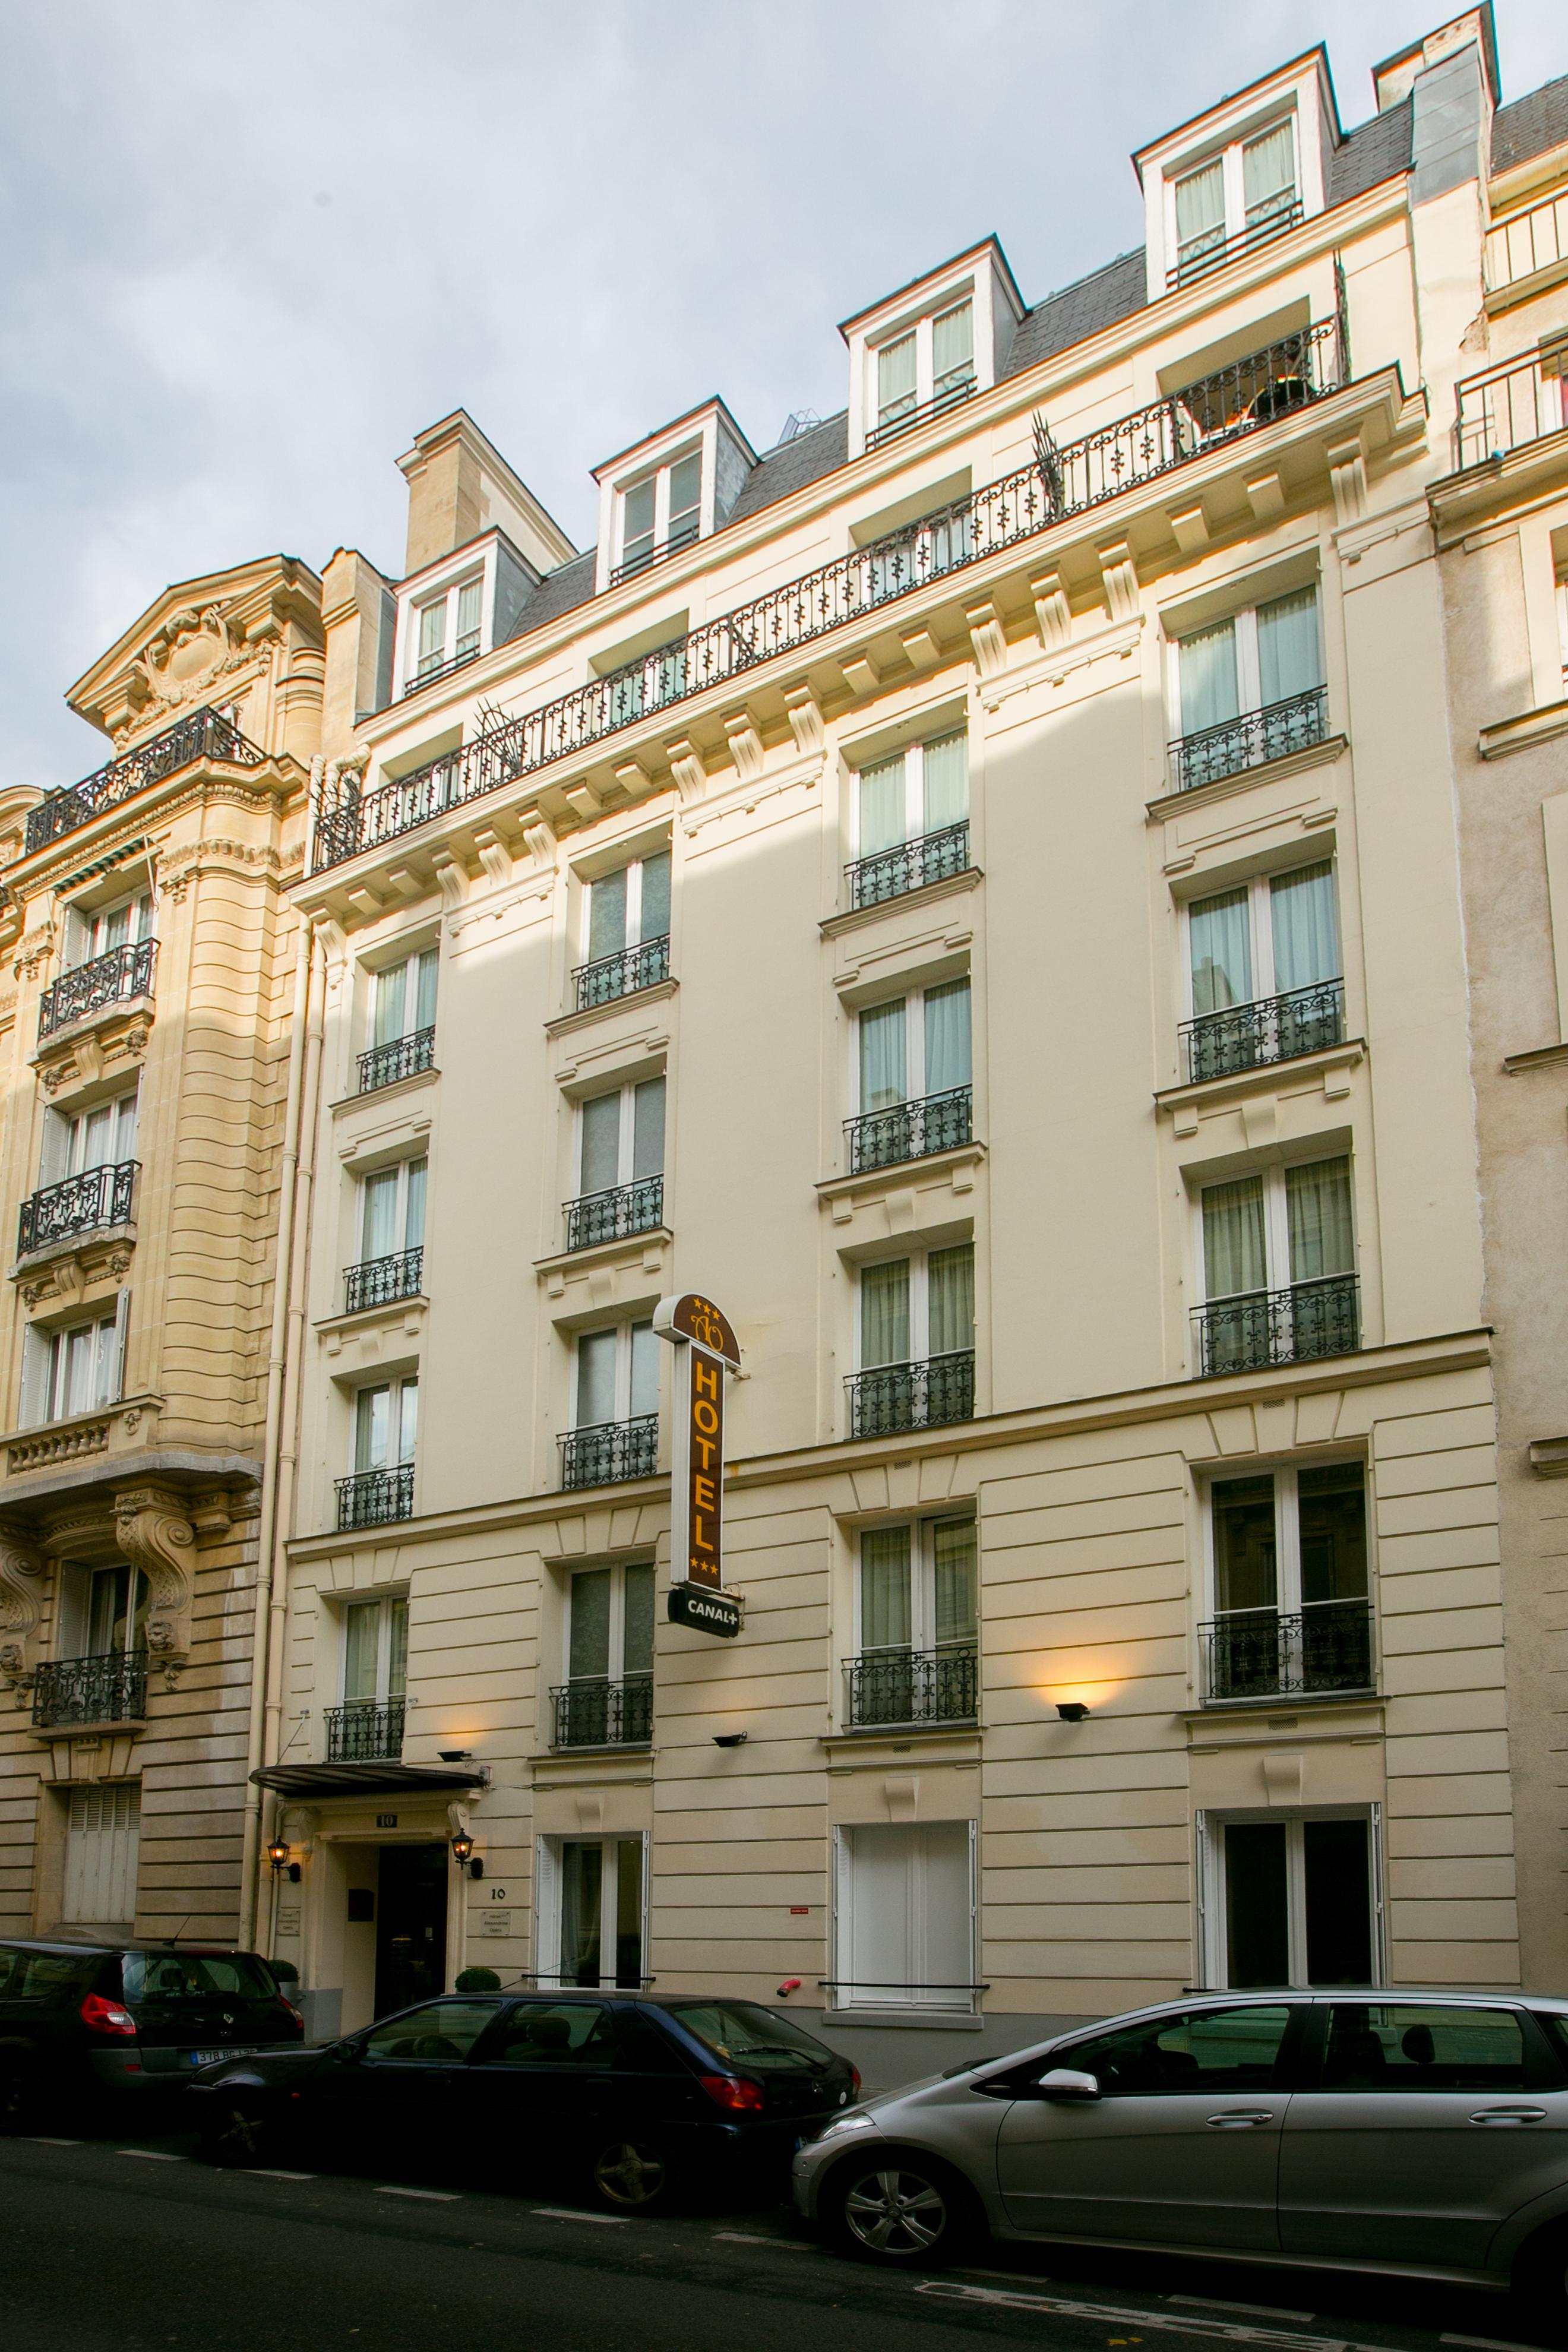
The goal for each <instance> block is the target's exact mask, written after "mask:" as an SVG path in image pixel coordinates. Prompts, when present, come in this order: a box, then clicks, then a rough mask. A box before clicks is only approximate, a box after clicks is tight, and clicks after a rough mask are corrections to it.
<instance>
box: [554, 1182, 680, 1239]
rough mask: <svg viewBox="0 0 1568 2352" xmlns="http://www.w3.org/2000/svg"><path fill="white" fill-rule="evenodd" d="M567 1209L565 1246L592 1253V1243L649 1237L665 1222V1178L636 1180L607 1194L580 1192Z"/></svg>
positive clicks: (567, 1205) (569, 1202) (567, 1204)
mask: <svg viewBox="0 0 1568 2352" xmlns="http://www.w3.org/2000/svg"><path fill="white" fill-rule="evenodd" d="M565 1206H566V1246H567V1248H568V1249H569V1250H581V1249H592V1248H593V1246H594V1244H595V1242H620V1241H625V1240H626V1238H627V1236H628V1235H629V1234H648V1233H651V1232H652V1231H653V1229H654V1227H655V1226H656V1225H658V1224H660V1223H662V1222H663V1218H664V1178H663V1177H662V1176H639V1177H638V1178H637V1181H636V1183H635V1184H617V1185H616V1186H615V1187H614V1188H613V1189H612V1190H611V1191H609V1192H582V1193H579V1195H578V1197H577V1198H576V1200H574V1201H568V1202H566V1204H565Z"/></svg>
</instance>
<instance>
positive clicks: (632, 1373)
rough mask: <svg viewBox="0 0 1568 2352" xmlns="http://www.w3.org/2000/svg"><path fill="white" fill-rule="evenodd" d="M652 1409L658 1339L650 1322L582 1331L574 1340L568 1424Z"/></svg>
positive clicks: (597, 1422)
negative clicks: (572, 1407) (571, 1408)
mask: <svg viewBox="0 0 1568 2352" xmlns="http://www.w3.org/2000/svg"><path fill="white" fill-rule="evenodd" d="M653 1412H658V1340H657V1339H655V1338H654V1334H653V1325H652V1323H651V1322H647V1323H621V1324H617V1325H616V1326H615V1328H613V1329H611V1330H608V1331H584V1333H583V1335H582V1337H581V1338H580V1339H579V1340H578V1342H577V1397H576V1411H575V1413H574V1426H575V1427H576V1428H578V1429H594V1428H598V1427H600V1426H602V1425H603V1424H604V1423H606V1422H615V1421H629V1420H635V1419H637V1417H638V1416H640V1415H642V1414H645V1413H653Z"/></svg>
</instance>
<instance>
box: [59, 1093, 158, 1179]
mask: <svg viewBox="0 0 1568 2352" xmlns="http://www.w3.org/2000/svg"><path fill="white" fill-rule="evenodd" d="M135 1156H136V1097H135V1094H134V1092H132V1093H131V1094H128V1095H119V1096H117V1097H115V1099H114V1100H113V1101H112V1102H106V1103H98V1104H96V1105H95V1106H94V1108H92V1109H91V1110H84V1111H79V1112H78V1113H77V1114H76V1116H75V1117H74V1118H68V1117H66V1115H65V1114H64V1113H63V1112H60V1111H50V1113H49V1114H48V1118H47V1122H46V1125H45V1128H44V1164H43V1171H42V1181H44V1183H46V1184H58V1183H60V1182H63V1181H64V1180H65V1178H67V1177H68V1176H80V1175H83V1174H85V1173H86V1171H88V1170H89V1169H90V1168H119V1167H121V1166H123V1164H124V1163H125V1161H126V1160H133V1159H134V1158H135Z"/></svg>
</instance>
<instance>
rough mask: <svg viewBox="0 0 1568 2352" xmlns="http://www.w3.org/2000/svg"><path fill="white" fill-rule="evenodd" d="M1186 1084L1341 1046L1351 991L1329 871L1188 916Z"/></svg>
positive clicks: (1195, 909) (1269, 884)
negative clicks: (1342, 973) (1346, 991)
mask: <svg viewBox="0 0 1568 2352" xmlns="http://www.w3.org/2000/svg"><path fill="white" fill-rule="evenodd" d="M1186 928H1187V971H1188V981H1189V985H1190V991H1191V1007H1192V1013H1193V1018H1192V1020H1191V1022H1190V1023H1189V1024H1188V1026H1187V1031H1186V1044H1187V1076H1188V1077H1189V1078H1191V1079H1198V1078H1213V1077H1220V1076H1225V1075H1226V1073H1227V1072H1230V1071H1233V1070H1242V1069H1249V1068H1251V1067H1253V1066H1255V1065H1256V1064H1258V1063H1260V1062H1281V1061H1285V1060H1287V1059H1289V1056H1290V1055H1294V1054H1311V1053H1315V1052H1317V1051H1318V1050H1319V1049H1320V1048H1321V1047H1322V1046H1325V1045H1338V1044H1339V1043H1340V1042H1341V1040H1342V1036H1343V1034H1344V986H1343V982H1342V980H1341V977H1340V961H1341V960H1340V933H1339V921H1338V916H1337V911H1336V908H1335V901H1334V870H1333V866H1332V865H1331V863H1330V862H1328V861H1326V860H1325V861H1324V863H1322V864H1321V865H1318V866H1293V867H1292V868H1291V869H1290V871H1289V873H1287V874H1272V875H1259V876H1258V877H1257V878H1256V879H1255V880H1254V881H1251V882H1247V883H1242V884H1239V885H1238V886H1237V887H1236V888H1235V889H1233V890H1222V891H1219V892H1218V893H1217V894H1216V895H1215V897H1214V898H1197V899H1194V901H1193V903H1192V904H1191V905H1190V906H1189V907H1188V908H1187V918H1186Z"/></svg>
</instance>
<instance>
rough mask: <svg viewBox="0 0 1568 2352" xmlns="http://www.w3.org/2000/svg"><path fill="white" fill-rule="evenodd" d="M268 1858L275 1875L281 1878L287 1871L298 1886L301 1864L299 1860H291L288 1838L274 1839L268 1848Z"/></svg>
mask: <svg viewBox="0 0 1568 2352" xmlns="http://www.w3.org/2000/svg"><path fill="white" fill-rule="evenodd" d="M267 1859H268V1862H269V1863H270V1864H272V1873H273V1876H274V1877H276V1878H281V1877H282V1875H283V1874H284V1872H285V1871H287V1872H288V1874H289V1878H290V1879H291V1880H292V1882H293V1884H294V1885H296V1886H298V1885H299V1884H300V1865H299V1864H298V1863H297V1862H290V1861H289V1846H288V1842H287V1840H286V1839H283V1838H274V1839H273V1841H272V1843H271V1844H270V1845H269V1846H268V1849H267Z"/></svg>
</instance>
